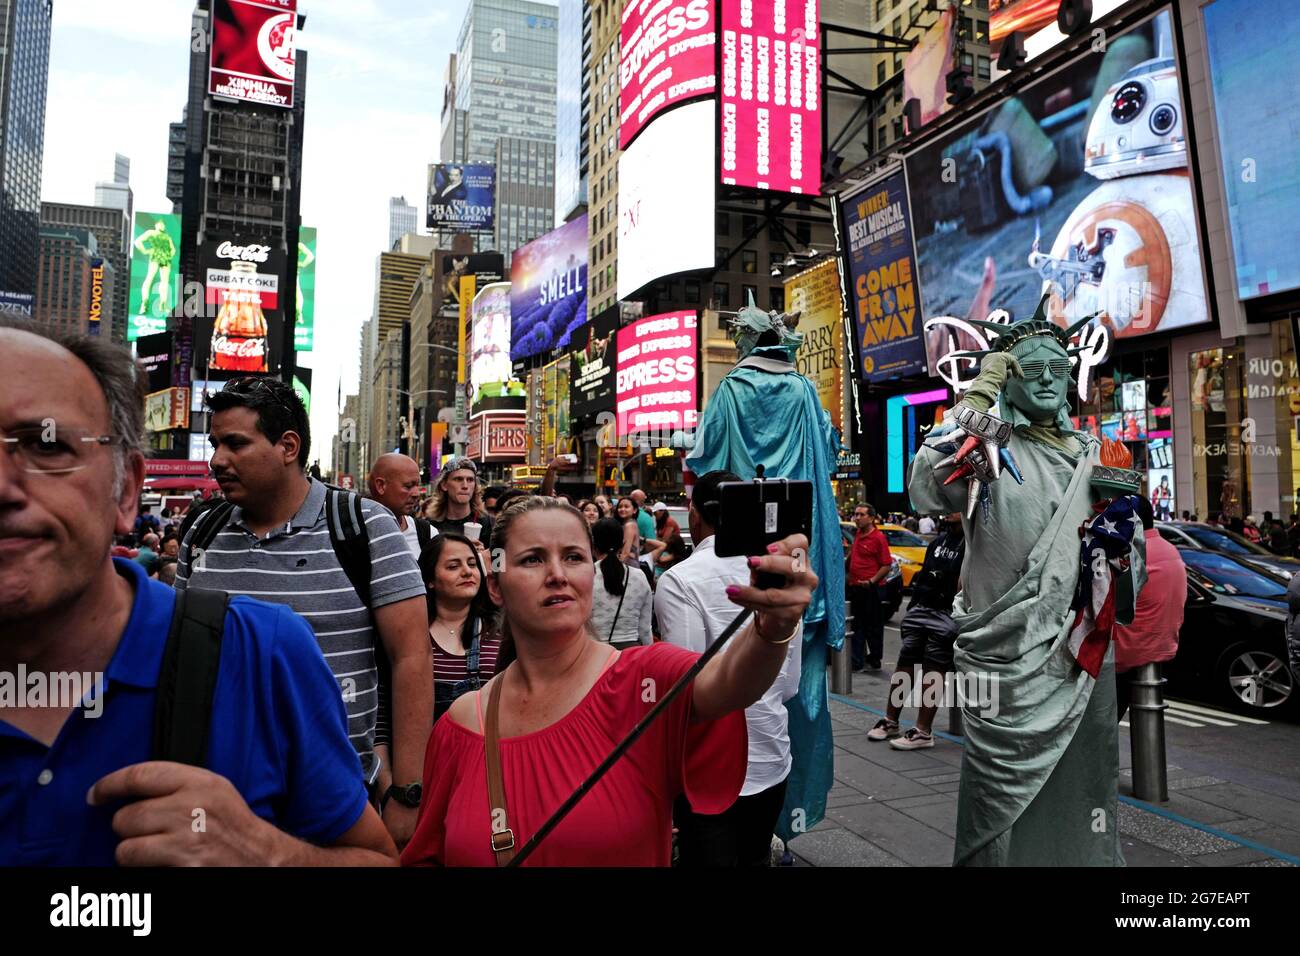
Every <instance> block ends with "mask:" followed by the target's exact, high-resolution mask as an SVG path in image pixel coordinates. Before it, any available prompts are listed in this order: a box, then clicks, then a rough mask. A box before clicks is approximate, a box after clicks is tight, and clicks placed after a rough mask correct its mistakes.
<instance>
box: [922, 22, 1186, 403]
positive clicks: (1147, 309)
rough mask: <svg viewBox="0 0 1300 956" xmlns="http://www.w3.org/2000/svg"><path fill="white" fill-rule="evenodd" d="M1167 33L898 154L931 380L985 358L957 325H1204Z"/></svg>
mask: <svg viewBox="0 0 1300 956" xmlns="http://www.w3.org/2000/svg"><path fill="white" fill-rule="evenodd" d="M1173 28H1174V26H1173V22H1172V19H1171V17H1170V15H1169V11H1168V9H1167V8H1166V9H1165V10H1163V11H1161V12H1159V13H1157V14H1155V15H1154V16H1152V17H1150V18H1148V19H1147V20H1145V21H1143V22H1142V23H1140V24H1138V25H1136V26H1134V27H1132V28H1131V29H1129V30H1127V31H1125V32H1124V33H1122V34H1120V35H1118V36H1113V37H1110V38H1109V39H1108V42H1107V43H1106V45H1105V51H1104V52H1100V51H1099V52H1087V53H1084V54H1082V55H1081V56H1079V57H1077V58H1076V59H1075V60H1073V61H1072V62H1070V63H1069V64H1067V65H1066V66H1063V67H1062V68H1061V69H1059V70H1057V71H1055V72H1053V73H1050V74H1048V75H1046V76H1044V77H1043V78H1041V79H1039V80H1036V81H1035V82H1034V83H1032V84H1030V85H1028V86H1026V87H1024V88H1023V89H1021V90H1020V91H1018V92H1017V94H1016V95H1015V96H1013V97H1008V98H1006V99H1004V100H1002V101H1000V102H999V103H997V104H995V105H994V106H992V107H991V108H990V109H988V110H987V111H985V112H983V113H980V114H978V115H975V116H973V117H971V118H969V119H967V120H966V121H965V122H963V123H961V124H959V125H958V126H956V127H955V128H954V129H953V130H952V131H951V132H950V133H948V134H946V135H945V136H943V137H941V138H939V139H937V140H936V141H934V142H932V143H928V144H926V146H925V147H923V148H922V149H920V150H917V151H914V152H912V153H910V154H908V156H907V161H906V168H907V183H908V189H909V193H910V197H911V221H912V222H913V223H915V224H916V226H917V236H916V252H917V265H918V271H919V274H920V282H921V288H920V291H921V299H922V305H923V314H924V317H925V336H926V345H927V352H928V356H929V364H930V369H931V372H932V374H937V375H940V376H941V377H943V378H944V379H945V380H946V381H948V382H949V384H950V385H956V384H958V382H959V381H960V380H961V379H962V377H963V376H965V375H966V373H968V372H969V371H971V370H972V369H971V366H972V365H973V363H970V362H969V360H961V361H963V362H966V367H965V368H964V369H959V368H957V366H956V364H954V362H956V361H957V360H953V359H951V358H949V357H948V356H949V355H950V353H951V352H953V351H957V350H961V349H979V348H982V347H983V346H982V345H981V344H980V342H979V340H978V339H976V338H975V337H973V336H972V335H971V334H970V331H971V330H972V327H971V326H969V324H968V323H967V322H966V320H968V319H976V320H985V319H987V318H988V316H989V314H990V312H992V311H994V310H1006V312H1007V314H1008V315H1009V316H1010V318H1011V319H1012V320H1013V321H1014V320H1019V319H1025V318H1029V317H1030V316H1031V315H1032V314H1033V312H1034V310H1035V308H1036V307H1037V305H1038V301H1039V299H1040V298H1041V297H1042V296H1043V294H1044V293H1048V292H1050V293H1051V298H1050V300H1049V316H1050V317H1051V319H1052V320H1053V321H1054V322H1056V323H1057V324H1059V325H1063V326H1064V325H1069V324H1072V323H1073V322H1074V321H1077V320H1078V319H1080V318H1083V317H1085V316H1089V315H1092V314H1094V313H1100V317H1099V319H1098V323H1099V324H1100V325H1101V326H1104V327H1105V328H1106V329H1108V330H1109V334H1110V335H1111V336H1112V337H1118V338H1130V337H1134V336H1140V335H1145V334H1148V333H1151V332H1156V331H1159V332H1164V331H1168V330H1170V329H1177V328H1183V327H1186V326H1191V325H1197V324H1200V323H1203V322H1205V321H1207V320H1208V318H1209V313H1208V311H1207V303H1206V293H1205V280H1204V274H1203V267H1202V258H1201V247H1200V241H1199V238H1198V231H1197V228H1198V227H1197V213H1196V206H1195V201H1194V198H1193V194H1192V188H1191V181H1190V178H1189V174H1190V159H1189V157H1188V154H1187V139H1188V133H1187V130H1186V127H1185V126H1184V117H1185V115H1186V114H1185V111H1184V109H1183V104H1182V99H1181V93H1180V89H1181V86H1180V82H1179V74H1178V64H1177V61H1176V59H1175V56H1174V52H1173V51H1174V37H1173ZM1026 267H1028V268H1026ZM963 326H965V327H964V328H963ZM1091 334H1092V332H1089V335H1091ZM941 360H942V362H943V367H942V368H941V367H940V362H941Z"/></svg>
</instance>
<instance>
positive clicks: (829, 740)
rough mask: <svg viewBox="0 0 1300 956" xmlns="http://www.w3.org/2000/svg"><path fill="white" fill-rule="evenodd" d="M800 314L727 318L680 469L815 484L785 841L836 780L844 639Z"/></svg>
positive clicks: (833, 440) (818, 410) (830, 444)
mask: <svg viewBox="0 0 1300 956" xmlns="http://www.w3.org/2000/svg"><path fill="white" fill-rule="evenodd" d="M797 318H798V315H797V314H795V315H793V316H791V315H782V314H779V313H777V312H764V311H763V310H761V309H759V308H758V307H757V306H755V305H754V296H753V294H752V293H751V294H750V296H749V302H748V304H747V305H746V306H745V307H744V308H742V309H741V310H740V311H739V312H738V313H736V315H735V316H733V317H731V321H730V324H731V332H732V335H733V337H734V338H735V341H736V347H737V350H738V351H739V353H740V361H739V362H737V363H736V367H735V368H733V369H732V370H731V371H730V372H728V373H727V374H726V376H725V377H724V378H723V379H722V381H721V382H720V383H719V384H718V390H717V391H716V392H715V393H714V395H713V397H712V398H711V399H709V403H708V405H706V406H705V408H704V414H703V415H702V416H701V418H700V424H699V428H698V430H697V432H696V436H695V444H694V447H693V450H692V451H691V452H690V453H689V454H688V455H687V456H686V466H687V467H688V468H689V469H690V470H691V471H693V472H694V473H695V474H697V475H703V474H707V473H708V472H710V471H715V470H719V469H721V470H725V471H730V472H734V473H735V474H737V475H739V476H740V477H741V478H745V479H750V478H753V477H754V476H755V474H756V473H757V470H758V466H759V465H762V466H763V472H764V475H765V476H766V477H768V478H789V479H792V480H806V481H811V482H813V483H814V489H815V491H814V500H813V526H812V535H811V540H810V542H809V551H810V555H809V559H810V560H809V563H810V564H811V565H812V569H813V571H815V572H816V573H817V577H818V579H819V581H820V582H821V584H820V585H819V587H818V588H817V591H816V593H814V594H813V599H812V603H810V604H809V605H808V610H807V611H805V612H804V616H803V666H802V668H801V677H800V681H799V693H798V694H797V695H796V696H794V697H792V698H791V699H790V700H788V701H786V705H785V706H786V712H787V714H788V716H789V725H788V731H789V734H790V755H791V759H792V766H791V768H790V775H789V776H788V777H787V778H786V796H785V806H784V808H783V809H782V811H781V814H780V816H779V817H778V819H777V825H776V833H777V836H779V837H781V839H783V840H786V841H789V840H791V839H793V838H794V837H796V836H798V835H799V834H801V833H804V832H806V831H807V830H809V829H811V828H812V827H814V826H816V825H817V823H819V822H820V821H821V819H822V817H823V816H824V815H825V812H826V794H827V793H828V792H829V791H830V788H831V784H832V782H833V779H834V769H835V768H834V751H835V742H834V738H833V735H832V731H831V717H830V711H829V709H828V703H827V698H826V658H827V653H828V652H829V651H832V650H839V648H840V646H841V645H842V644H843V642H844V549H843V546H842V545H841V544H840V518H839V514H838V512H837V511H836V508H835V496H834V494H833V492H832V489H831V475H832V474H834V471H835V461H836V459H837V458H838V457H839V452H840V438H839V434H838V433H837V432H836V431H835V429H834V427H833V426H832V425H831V421H830V416H829V415H827V414H826V410H825V409H823V408H822V405H821V400H820V399H819V398H818V397H817V388H816V386H814V385H813V383H812V382H810V381H809V380H808V379H807V378H806V377H804V376H803V375H800V374H799V371H798V370H797V369H796V368H795V366H794V358H795V354H796V353H797V352H798V350H799V346H800V344H802V342H803V335H801V334H800V333H798V332H796V331H794V329H793V328H792V327H791V326H792V324H793V320H794V319H797Z"/></svg>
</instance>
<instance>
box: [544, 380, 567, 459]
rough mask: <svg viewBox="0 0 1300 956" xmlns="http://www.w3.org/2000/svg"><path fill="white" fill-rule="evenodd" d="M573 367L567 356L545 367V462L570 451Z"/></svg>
mask: <svg viewBox="0 0 1300 956" xmlns="http://www.w3.org/2000/svg"><path fill="white" fill-rule="evenodd" d="M569 366H570V359H569V357H568V356H565V357H564V358H562V359H559V360H557V361H554V362H552V363H551V364H549V365H547V366H544V367H543V368H542V460H543V461H550V460H551V459H552V458H554V457H555V456H556V455H559V454H562V453H564V452H566V451H568V448H569Z"/></svg>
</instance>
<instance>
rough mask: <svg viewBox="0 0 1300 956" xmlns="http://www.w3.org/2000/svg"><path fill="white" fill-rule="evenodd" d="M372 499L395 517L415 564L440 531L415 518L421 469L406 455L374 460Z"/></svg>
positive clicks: (387, 455)
mask: <svg viewBox="0 0 1300 956" xmlns="http://www.w3.org/2000/svg"><path fill="white" fill-rule="evenodd" d="M368 484H369V486H370V497H371V499H372V500H374V501H378V502H379V503H380V504H381V505H383V506H384V507H385V508H387V509H388V510H389V511H391V512H392V513H393V517H395V518H396V519H397V527H398V529H399V530H400V531H401V532H402V537H403V538H405V539H406V546H407V548H409V549H410V551H411V554H412V555H414V556H415V560H417V561H419V560H420V552H421V551H423V550H424V547H425V545H427V544H428V543H429V542H430V541H432V540H433V536H434V535H436V534H437V533H438V529H436V528H435V527H433V525H431V524H429V522H427V521H425V520H424V519H423V518H415V517H412V516H413V515H414V514H415V509H416V506H417V505H418V504H419V503H420V466H419V465H417V464H416V463H415V459H414V458H411V457H409V456H407V455H399V454H396V453H395V452H389V453H388V454H386V455H380V456H379V457H378V458H376V459H375V464H374V466H373V467H372V468H371V469H370V476H369V478H368Z"/></svg>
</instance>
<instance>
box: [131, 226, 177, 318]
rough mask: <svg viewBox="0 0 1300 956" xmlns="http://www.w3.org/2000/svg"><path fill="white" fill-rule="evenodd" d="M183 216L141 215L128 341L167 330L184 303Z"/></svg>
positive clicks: (133, 247) (134, 238)
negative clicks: (181, 246)
mask: <svg viewBox="0 0 1300 956" xmlns="http://www.w3.org/2000/svg"><path fill="white" fill-rule="evenodd" d="M180 241H181V217H180V216H173V215H171V214H170V213H160V212H137V213H136V214H135V222H134V223H133V229H132V233H131V294H130V296H129V297H128V302H127V321H126V340H127V341H128V342H134V341H135V340H136V339H138V338H139V337H140V336H142V335H154V334H156V333H158V332H166V331H167V316H169V315H170V314H171V312H172V310H173V309H174V308H175V307H176V306H177V305H178V304H179V303H180V284H181V274H180V261H179V259H180Z"/></svg>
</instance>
